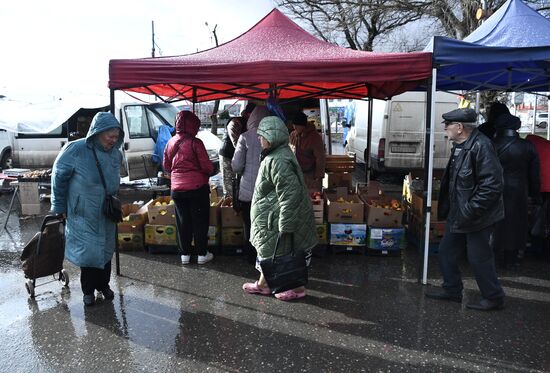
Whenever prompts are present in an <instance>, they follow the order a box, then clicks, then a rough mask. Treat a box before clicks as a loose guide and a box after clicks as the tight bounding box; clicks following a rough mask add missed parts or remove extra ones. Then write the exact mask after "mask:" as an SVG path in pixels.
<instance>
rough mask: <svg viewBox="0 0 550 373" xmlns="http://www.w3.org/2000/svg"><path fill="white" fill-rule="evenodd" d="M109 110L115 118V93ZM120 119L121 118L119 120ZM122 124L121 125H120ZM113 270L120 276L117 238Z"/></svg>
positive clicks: (111, 92)
mask: <svg viewBox="0 0 550 373" xmlns="http://www.w3.org/2000/svg"><path fill="white" fill-rule="evenodd" d="M109 91H110V92H109V110H110V111H111V114H113V115H114V116H115V117H116V113H115V91H114V90H112V89H111V90H109ZM121 119H122V118H121ZM121 124H122V123H121ZM115 237H118V227H117V232H115ZM115 268H116V274H117V276H120V253H119V251H118V238H116V239H115Z"/></svg>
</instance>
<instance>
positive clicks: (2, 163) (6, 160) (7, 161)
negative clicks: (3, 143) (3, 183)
mask: <svg viewBox="0 0 550 373" xmlns="http://www.w3.org/2000/svg"><path fill="white" fill-rule="evenodd" d="M0 167H1V168H2V170H4V169H6V168H12V160H11V151H9V150H8V151H7V152H5V153H4V155H3V156H2V160H0Z"/></svg>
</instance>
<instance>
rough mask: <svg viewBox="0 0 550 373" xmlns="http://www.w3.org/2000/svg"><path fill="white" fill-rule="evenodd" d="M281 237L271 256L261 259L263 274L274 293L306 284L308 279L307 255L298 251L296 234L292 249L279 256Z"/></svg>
mask: <svg viewBox="0 0 550 373" xmlns="http://www.w3.org/2000/svg"><path fill="white" fill-rule="evenodd" d="M278 248H279V239H277V244H276V247H275V251H274V253H273V256H272V257H271V258H267V259H264V260H261V261H260V267H261V268H262V274H263V275H264V278H265V280H266V282H267V285H268V286H269V289H270V290H271V292H272V293H273V294H277V293H282V292H283V291H287V290H291V289H295V288H298V287H300V286H305V285H306V284H307V280H308V273H307V265H306V255H305V252H303V251H296V250H295V246H294V235H292V250H291V251H290V253H288V254H286V255H281V256H277V249H278Z"/></svg>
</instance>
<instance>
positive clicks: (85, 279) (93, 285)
mask: <svg viewBox="0 0 550 373" xmlns="http://www.w3.org/2000/svg"><path fill="white" fill-rule="evenodd" d="M110 280H111V261H110V260H109V262H108V263H107V264H105V267H104V268H103V269H100V268H93V267H80V285H81V286H82V292H83V293H84V294H93V293H94V291H95V290H97V291H103V290H105V289H107V288H108V287H109V281H110Z"/></svg>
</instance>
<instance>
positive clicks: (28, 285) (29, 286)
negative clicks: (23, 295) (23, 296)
mask: <svg viewBox="0 0 550 373" xmlns="http://www.w3.org/2000/svg"><path fill="white" fill-rule="evenodd" d="M25 287H26V288H27V293H29V296H30V297H31V298H34V283H33V281H32V280H27V282H25Z"/></svg>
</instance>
